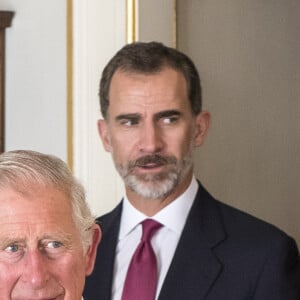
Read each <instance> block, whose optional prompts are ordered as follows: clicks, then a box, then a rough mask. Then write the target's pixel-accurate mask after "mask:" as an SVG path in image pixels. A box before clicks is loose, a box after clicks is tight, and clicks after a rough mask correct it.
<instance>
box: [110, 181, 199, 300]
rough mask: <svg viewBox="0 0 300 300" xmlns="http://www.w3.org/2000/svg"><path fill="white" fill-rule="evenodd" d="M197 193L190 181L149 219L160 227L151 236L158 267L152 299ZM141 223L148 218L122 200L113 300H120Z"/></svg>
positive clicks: (195, 185) (139, 234) (140, 230)
mask: <svg viewBox="0 0 300 300" xmlns="http://www.w3.org/2000/svg"><path fill="white" fill-rule="evenodd" d="M197 190H198V183H197V181H196V179H195V178H194V177H193V179H192V182H191V184H190V185H189V187H188V188H187V190H186V191H185V192H184V193H183V194H182V195H181V196H180V197H178V198H177V199H176V200H175V201H173V202H171V203H170V204H169V205H168V206H166V207H165V208H163V209H162V210H161V211H159V212H158V213H157V214H156V215H154V216H152V217H151V219H153V220H156V221H157V222H159V223H161V224H163V227H162V228H161V229H159V230H158V231H157V232H156V233H155V235H154V236H153V238H152V240H151V244H152V247H153V250H154V252H155V255H156V259H157V266H158V284H157V291H156V298H157V297H158V295H159V292H160V290H161V287H162V284H163V281H164V279H165V276H166V274H167V271H168V269H169V266H170V263H171V260H172V258H173V256H174V252H175V249H176V247H177V244H178V241H179V238H180V235H181V232H182V230H183V227H184V225H185V222H186V219H187V216H188V213H189V211H190V208H191V206H192V204H193V201H194V199H195V196H196V193H197ZM145 219H148V217H147V216H146V215H144V214H142V213H141V212H140V211H138V210H137V209H135V208H134V207H133V206H132V205H131V204H130V202H129V201H128V199H127V198H126V197H124V201H123V211H122V216H121V224H120V232H119V239H118V243H117V248H116V258H115V265H114V276H113V286H112V299H113V300H120V299H121V296H122V291H123V285H124V281H125V277H126V273H127V269H128V266H129V263H130V260H131V258H132V256H133V253H134V251H135V250H136V248H137V245H138V244H139V242H140V240H141V236H142V226H141V224H140V223H141V222H142V221H144V220H145Z"/></svg>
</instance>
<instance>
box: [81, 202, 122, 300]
mask: <svg viewBox="0 0 300 300" xmlns="http://www.w3.org/2000/svg"><path fill="white" fill-rule="evenodd" d="M121 213H122V202H121V203H120V204H119V205H118V206H117V207H116V208H115V209H114V210H113V211H111V212H110V213H109V214H107V215H104V216H102V217H100V218H98V219H97V223H98V224H99V225H100V227H101V230H102V239H101V242H100V245H99V247H98V251H97V258H96V263H95V269H94V272H93V274H92V275H91V276H90V277H87V280H86V284H85V290H84V299H85V300H95V299H101V300H110V299H111V287H112V280H113V271H114V261H115V250H116V246H117V241H118V235H119V230H120V219H121Z"/></svg>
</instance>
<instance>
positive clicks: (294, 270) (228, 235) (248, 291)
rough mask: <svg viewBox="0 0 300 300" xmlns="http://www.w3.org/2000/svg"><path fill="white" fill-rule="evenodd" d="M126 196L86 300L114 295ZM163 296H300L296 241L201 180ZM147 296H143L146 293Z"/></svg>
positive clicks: (112, 217) (276, 299)
mask: <svg viewBox="0 0 300 300" xmlns="http://www.w3.org/2000/svg"><path fill="white" fill-rule="evenodd" d="M121 213H122V202H121V203H120V204H119V205H118V206H117V207H116V208H115V209H114V210H113V211H112V212H110V213H109V214H107V215H104V216H102V217H100V218H99V219H98V222H99V224H100V226H101V228H102V231H103V237H102V241H101V243H100V246H99V249H98V254H97V260H96V265H95V270H94V272H93V274H92V275H91V276H89V277H88V278H87V281H86V286H85V292H84V299H85V300H110V299H111V287H112V280H113V266H114V257H115V249H116V244H117V239H118V233H119V228H120V218H121ZM158 299H159V300H250V299H251V300H252V299H255V300H300V262H299V252H298V249H297V246H296V243H295V241H294V240H293V239H291V238H290V237H288V236H287V235H286V234H285V233H283V232H282V231H280V230H279V229H277V228H275V227H274V226H272V225H270V224H267V223H265V222H263V221H260V220H258V219H256V218H254V217H252V216H250V215H248V214H246V213H243V212H241V211H239V210H237V209H235V208H232V207H230V206H228V205H225V204H223V203H221V202H219V201H217V200H215V199H214V198H213V197H212V196H211V195H210V194H209V193H208V192H207V191H206V190H205V189H204V188H203V187H202V186H201V185H200V184H199V190H198V193H197V196H196V199H195V201H194V203H193V206H192V208H191V211H190V213H189V216H188V218H187V221H186V225H185V227H184V229H183V232H182V236H181V238H180V240H179V243H178V246H177V249H176V251H175V254H174V257H173V260H172V262H171V265H170V268H169V270H168V273H167V276H166V279H165V281H164V284H163V286H162V289H161V291H160V294H159V298H158ZM141 300H143V299H141Z"/></svg>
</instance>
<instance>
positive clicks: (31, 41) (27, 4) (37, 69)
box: [0, 0, 67, 159]
mask: <svg viewBox="0 0 300 300" xmlns="http://www.w3.org/2000/svg"><path fill="white" fill-rule="evenodd" d="M0 9H1V10H11V11H14V12H15V16H14V18H13V21H12V27H10V28H8V29H7V30H6V46H7V47H6V132H5V134H6V150H13V149H34V150H38V151H43V152H47V153H53V154H56V155H58V156H59V157H61V158H63V159H66V156H67V140H66V2H65V1H62V0H43V1H39V0H26V1H23V0H0Z"/></svg>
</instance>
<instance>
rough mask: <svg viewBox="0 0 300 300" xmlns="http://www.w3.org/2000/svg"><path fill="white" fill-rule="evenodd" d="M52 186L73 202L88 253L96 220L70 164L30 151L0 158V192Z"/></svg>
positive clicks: (6, 154) (83, 244)
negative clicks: (8, 188) (29, 186)
mask: <svg viewBox="0 0 300 300" xmlns="http://www.w3.org/2000/svg"><path fill="white" fill-rule="evenodd" d="M33 182H34V183H35V184H39V185H42V186H52V187H54V188H56V189H58V190H60V191H62V192H63V193H64V194H65V195H66V196H67V197H68V198H69V199H70V201H71V205H72V210H73V216H72V217H73V220H74V222H75V225H76V227H77V229H78V230H79V232H80V236H81V241H82V246H83V249H84V251H85V250H86V249H87V247H88V246H89V245H90V244H91V243H92V236H93V232H92V226H93V224H95V217H93V216H92V214H91V211H90V209H89V207H88V204H87V202H86V199H85V191H84V188H83V186H82V185H81V184H80V183H79V182H78V181H77V179H76V178H75V177H74V176H73V175H72V173H71V171H70V169H69V168H68V166H67V164H66V163H65V162H64V161H62V160H61V159H59V158H58V157H56V156H54V155H48V154H43V153H40V152H36V151H30V150H16V151H8V152H4V153H2V154H0V189H1V188H5V187H8V186H9V187H12V188H13V189H14V190H16V191H18V192H21V193H22V192H26V193H27V192H28V191H27V189H28V184H29V183H33Z"/></svg>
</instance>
